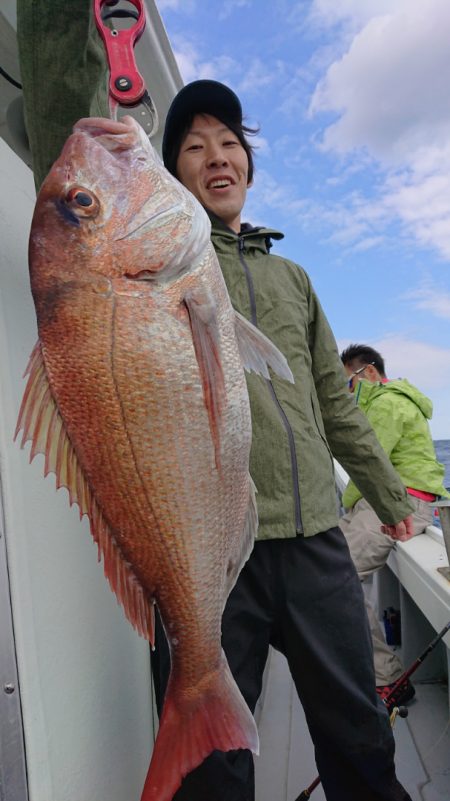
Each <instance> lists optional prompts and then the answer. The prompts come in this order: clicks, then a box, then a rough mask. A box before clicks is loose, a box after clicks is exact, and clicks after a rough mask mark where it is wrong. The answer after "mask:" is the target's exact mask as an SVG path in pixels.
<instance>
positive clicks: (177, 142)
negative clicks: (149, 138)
mask: <svg viewBox="0 0 450 801" xmlns="http://www.w3.org/2000/svg"><path fill="white" fill-rule="evenodd" d="M198 114H208V112H207V111H206V110H205V111H204V112H199V111H192V112H191V113H190V114H186V117H185V118H184V125H183V126H180V127H179V128H178V129H177V130H176V131H174V132H173V135H172V137H171V141H170V145H169V147H168V150H167V153H166V156H165V161H164V164H165V167H166V168H167V169H168V170H169V172H170V173H172V175H174V176H175V178H178V175H177V161H178V156H179V154H180V149H181V145H182V144H183V142H184V140H185V138H186V136H187V134H188V133H189V131H190V129H191V127H192V123H193V121H194V117H196V116H197V115H198ZM212 116H213V117H216V119H218V120H219V121H220V122H221V123H223V125H225V126H226V127H227V128H229V129H230V131H231V132H232V133H234V135H235V136H237V138H238V139H239V142H240V144H241V145H242V147H243V148H244V150H245V152H246V154H247V159H248V177H247V180H248V183H249V184H250V183H251V182H252V180H253V174H254V171H255V167H254V163H253V151H254V149H255V148H254V146H253V145H251V144H250V143H249V142H248V141H247V138H246V137H247V136H255V134H257V133H259V128H249V127H248V126H247V125H243V124H242V123H239V122H236V120H233V121H232V120H230V119H227V116H226V115H225V114H220V113H218V112H216V111H215V112H214V114H212Z"/></svg>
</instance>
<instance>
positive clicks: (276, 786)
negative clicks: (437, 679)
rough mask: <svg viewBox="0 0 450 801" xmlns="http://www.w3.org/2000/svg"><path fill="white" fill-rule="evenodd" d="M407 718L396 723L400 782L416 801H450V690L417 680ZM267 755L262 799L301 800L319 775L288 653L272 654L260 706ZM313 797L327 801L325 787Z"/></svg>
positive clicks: (261, 766)
mask: <svg viewBox="0 0 450 801" xmlns="http://www.w3.org/2000/svg"><path fill="white" fill-rule="evenodd" d="M415 687H416V698H415V699H414V700H413V701H412V702H411V703H410V704H409V706H408V710H409V714H408V717H407V718H406V719H402V718H398V719H397V721H396V724H395V727H394V734H395V740H396V749H397V754H396V765H397V774H398V777H399V779H400V781H401V782H402V783H403V784H404V786H405V787H406V788H407V789H408V792H409V793H410V795H411V798H412V799H413V801H450V722H449V715H448V709H449V706H448V688H447V686H446V685H444V684H440V683H423V684H422V683H417V684H416V685H415ZM259 731H260V740H261V756H260V757H258V758H257V759H256V763H255V764H256V798H257V801H273V799H277V801H295V799H296V798H297V797H298V795H299V794H300V792H301V791H302V790H304V789H305V788H306V787H308V786H309V785H310V784H311V782H312V781H313V780H314V778H315V777H316V775H317V770H316V767H315V761H314V753H313V746H312V742H311V739H310V737H309V733H308V730H307V727H306V722H305V717H304V714H303V709H302V707H301V705H300V703H299V701H298V699H297V695H296V692H295V688H294V685H293V683H292V680H291V678H290V675H289V671H288V667H287V663H286V660H285V659H284V657H283V656H281V655H280V654H278V653H276V652H275V651H272V652H271V655H270V665H269V671H268V673H267V681H266V685H265V690H264V698H263V699H262V703H261V706H260V709H259ZM311 799H312V801H325V795H324V792H323V789H322V787H321V786H319V787H318V788H317V789H316V790H314V792H313V793H312V794H311Z"/></svg>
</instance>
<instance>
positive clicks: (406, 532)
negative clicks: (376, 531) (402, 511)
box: [381, 515, 414, 542]
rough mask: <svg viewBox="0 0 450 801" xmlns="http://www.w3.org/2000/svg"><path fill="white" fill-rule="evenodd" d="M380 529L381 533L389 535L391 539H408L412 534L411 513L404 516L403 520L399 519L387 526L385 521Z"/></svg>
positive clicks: (402, 540) (403, 540) (401, 540)
mask: <svg viewBox="0 0 450 801" xmlns="http://www.w3.org/2000/svg"><path fill="white" fill-rule="evenodd" d="M381 531H382V532H383V534H387V535H388V536H389V537H392V539H393V540H400V542H406V540H410V539H411V537H413V536H414V526H413V519H412V515H408V517H405V519H404V520H400V522H399V523H396V524H395V526H389V525H388V524H387V523H385V524H384V525H383V526H381Z"/></svg>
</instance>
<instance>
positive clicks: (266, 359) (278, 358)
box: [235, 312, 294, 384]
mask: <svg viewBox="0 0 450 801" xmlns="http://www.w3.org/2000/svg"><path fill="white" fill-rule="evenodd" d="M235 315H236V317H235V329H236V339H237V342H238V346H239V353H240V355H241V359H242V364H243V366H244V368H245V369H246V370H248V371H252V372H254V373H259V375H262V376H264V378H270V373H269V371H268V369H267V367H268V366H269V367H271V368H272V370H273V371H274V372H275V373H276V374H277V375H279V376H280V378H285V379H286V381H289V382H290V383H291V384H293V383H294V377H293V375H292V373H291V370H290V367H289V365H288V363H287V359H286V358H285V356H283V354H282V353H281V351H279V350H278V348H277V347H276V345H274V344H273V342H271V341H270V339H268V338H267V337H266V335H265V334H263V333H262V331H260V330H259V329H258V328H256V327H255V326H254V325H252V323H250V322H249V321H248V320H246V319H245V317H243V316H242V314H239V312H235Z"/></svg>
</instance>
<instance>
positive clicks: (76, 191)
mask: <svg viewBox="0 0 450 801" xmlns="http://www.w3.org/2000/svg"><path fill="white" fill-rule="evenodd" d="M64 201H65V203H66V205H67V206H69V207H70V210H71V211H72V212H73V213H74V214H76V215H77V217H95V215H96V214H98V211H99V208H100V203H99V201H98V198H97V197H96V196H95V195H94V194H93V192H90V191H89V190H88V189H85V188H84V187H81V186H73V187H72V188H71V189H69V191H68V192H67V194H66V196H65V198H64Z"/></svg>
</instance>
